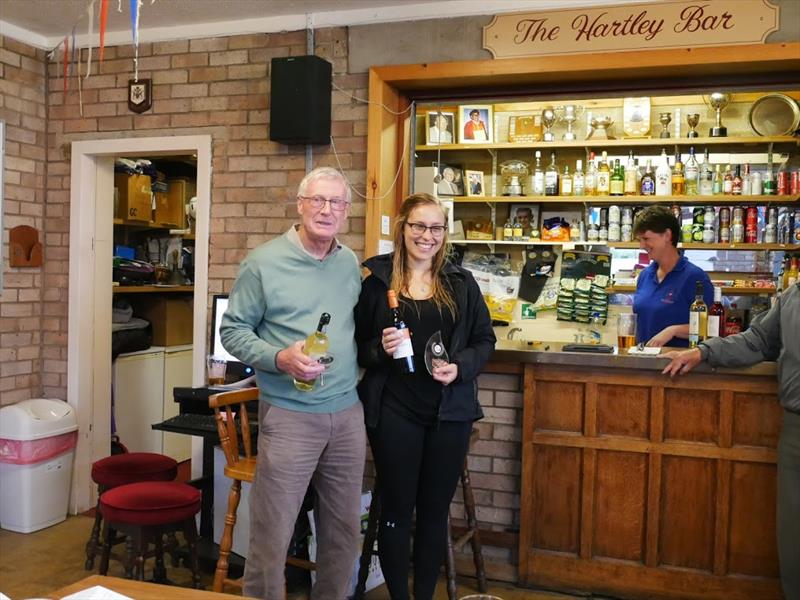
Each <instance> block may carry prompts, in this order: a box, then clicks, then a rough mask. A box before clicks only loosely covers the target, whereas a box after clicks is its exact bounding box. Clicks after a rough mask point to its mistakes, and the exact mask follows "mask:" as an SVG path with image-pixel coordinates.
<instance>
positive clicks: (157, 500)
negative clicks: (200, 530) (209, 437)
mask: <svg viewBox="0 0 800 600" xmlns="http://www.w3.org/2000/svg"><path fill="white" fill-rule="evenodd" d="M200 500H201V494H200V490H198V489H197V488H194V487H192V486H191V485H188V484H186V483H177V482H174V481H142V482H139V483H129V484H126V485H121V486H118V487H115V488H113V489H111V490H108V491H107V492H105V493H104V494H103V495H102V496H101V497H100V512H101V513H102V515H103V520H104V523H103V553H102V554H101V556H100V574H101V575H106V574H107V573H108V560H109V557H110V555H111V545H112V541H113V540H114V537H115V535H116V532H117V531H122V532H124V533H125V534H126V540H127V541H126V548H127V560H126V561H125V565H126V567H125V576H126V577H128V578H129V579H133V578H137V579H139V580H140V581H143V580H144V561H145V559H146V558H148V557H149V556H150V554H149V553H148V549H149V544H150V543H151V542H152V543H153V545H154V546H155V550H154V555H155V558H156V564H155V567H154V568H153V578H154V579H155V580H156V581H166V574H167V573H166V569H165V568H164V547H163V542H162V539H163V536H164V534H165V533H169V532H175V531H182V532H183V535H184V537H185V538H186V542H187V544H188V546H189V568H190V569H191V571H192V586H193V587H194V588H196V589H200V575H199V571H198V565H197V526H196V524H195V515H196V514H197V513H198V512H200Z"/></svg>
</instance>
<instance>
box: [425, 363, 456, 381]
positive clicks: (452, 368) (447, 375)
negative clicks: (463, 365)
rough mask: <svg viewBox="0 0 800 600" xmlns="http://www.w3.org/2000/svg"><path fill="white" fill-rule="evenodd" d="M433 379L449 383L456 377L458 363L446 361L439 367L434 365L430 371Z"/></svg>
mask: <svg viewBox="0 0 800 600" xmlns="http://www.w3.org/2000/svg"><path fill="white" fill-rule="evenodd" d="M431 375H432V376H433V379H434V380H435V381H438V382H439V383H441V384H442V385H449V384H451V383H453V381H455V379H456V377H458V365H457V364H455V363H447V364H446V365H442V366H441V367H434V368H433V372H432V373H431Z"/></svg>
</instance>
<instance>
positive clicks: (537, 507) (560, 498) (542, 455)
mask: <svg viewBox="0 0 800 600" xmlns="http://www.w3.org/2000/svg"><path fill="white" fill-rule="evenodd" d="M533 454H534V458H533V463H534V464H533V482H525V483H526V484H531V483H532V485H533V515H532V517H533V532H532V536H531V543H532V545H533V547H534V548H536V549H542V550H558V551H561V552H570V553H573V554H577V552H578V526H579V524H580V514H581V513H580V501H581V495H580V490H581V451H580V450H577V449H573V448H549V447H541V446H535V447H534V452H533Z"/></svg>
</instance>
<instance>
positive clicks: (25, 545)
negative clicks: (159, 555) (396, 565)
mask: <svg viewBox="0 0 800 600" xmlns="http://www.w3.org/2000/svg"><path fill="white" fill-rule="evenodd" d="M92 521H93V519H92V518H91V517H88V516H83V515H82V516H75V517H69V518H68V519H67V520H66V521H64V522H63V523H59V524H58V525H54V526H53V527H48V528H47V529H43V530H41V531H37V532H34V533H29V534H20V533H14V532H11V531H5V530H0V592H2V593H4V594H5V595H6V596H8V597H9V598H11V600H19V599H22V598H34V597H36V598H38V597H46V596H47V592H49V591H51V590H55V589H58V588H61V587H63V586H66V585H69V584H71V583H74V582H76V581H79V580H80V579H83V578H84V577H86V576H87V575H89V573H88V572H87V571H85V570H84V568H83V566H84V559H85V554H84V546H85V544H86V540H87V539H88V538H89V532H90V531H91V528H92ZM98 562H99V560H96V561H95V572H96V569H97V564H98ZM150 562H152V561H150ZM166 562H167V576H168V578H169V579H170V581H172V582H173V583H175V584H176V585H188V584H189V582H190V577H189V571H188V570H187V569H185V568H182V567H179V568H173V567H171V566H170V564H169V560H167V561H166ZM108 574H109V575H114V576H117V577H123V576H124V572H123V570H122V567H121V565H120V564H119V563H118V562H116V561H113V560H112V561H111V564H110V565H109V573H108ZM202 583H203V585H204V586H205V589H209V590H210V589H211V583H212V576H211V574H204V575H203V577H202ZM475 593H477V592H476V590H475V587H474V580H470V579H465V580H464V581H463V582H460V585H459V589H458V595H459V598H462V597H463V596H467V595H469V594H475ZM490 593H491V594H492V595H494V596H497V597H499V598H501V599H502V600H523V599H524V600H576V599H577V597H576V596H568V595H564V594H555V593H550V592H534V591H531V590H522V589H518V588H514V587H512V586H510V585H508V584H503V583H498V582H491V584H490ZM307 597H308V594H307V591H299V592H296V593H294V594H291V595H290V596H289V599H288V600H305V599H306V598H307ZM446 597H447V593H446V590H445V585H444V582H443V581H440V584H439V585H438V586H437V589H436V596H435V599H436V600H445V599H446ZM367 600H389V594H388V592H387V591H386V587H385V586H380V587H378V588H376V589H375V590H373V591H371V592H370V593H369V594H367Z"/></svg>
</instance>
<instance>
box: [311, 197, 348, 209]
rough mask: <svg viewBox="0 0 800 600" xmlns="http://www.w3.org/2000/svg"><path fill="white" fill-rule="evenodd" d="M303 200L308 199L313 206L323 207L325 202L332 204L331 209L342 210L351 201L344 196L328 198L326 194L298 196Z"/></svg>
mask: <svg viewBox="0 0 800 600" xmlns="http://www.w3.org/2000/svg"><path fill="white" fill-rule="evenodd" d="M298 198H301V199H302V200H306V201H307V202H308V203H309V204H310V205H311V207H312V208H322V207H323V206H325V203H326V202H327V203H328V204H330V205H331V210H334V211H336V212H342V211H343V210H344V209H346V208H347V207H348V206H350V203H349V202H348V201H347V200H345V199H344V198H326V197H325V196H298Z"/></svg>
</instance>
